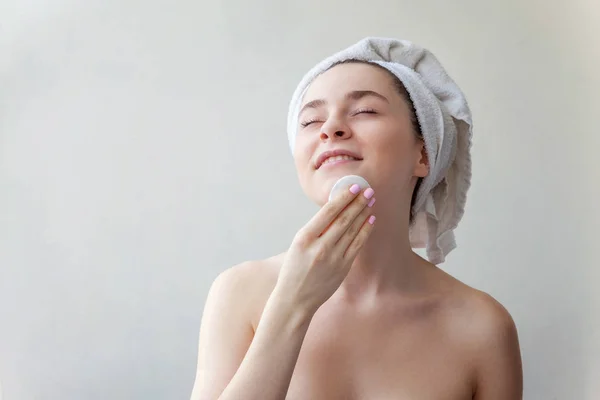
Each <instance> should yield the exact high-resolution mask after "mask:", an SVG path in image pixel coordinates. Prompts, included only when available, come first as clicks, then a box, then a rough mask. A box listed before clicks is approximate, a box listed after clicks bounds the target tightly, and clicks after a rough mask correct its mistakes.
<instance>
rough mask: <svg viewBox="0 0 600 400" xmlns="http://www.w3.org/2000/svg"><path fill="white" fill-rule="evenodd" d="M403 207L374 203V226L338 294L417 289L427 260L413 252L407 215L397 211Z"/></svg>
mask: <svg viewBox="0 0 600 400" xmlns="http://www.w3.org/2000/svg"><path fill="white" fill-rule="evenodd" d="M378 201H379V200H378ZM382 203H383V202H382ZM378 205H379V207H378ZM403 209H404V208H403V207H398V206H397V205H396V206H395V207H386V205H385V204H381V203H379V204H378V203H375V205H374V206H373V211H374V214H375V215H376V216H377V219H376V222H375V226H374V229H373V231H372V232H371V235H370V236H369V239H368V240H367V243H366V244H365V245H364V246H363V248H362V249H361V250H360V252H359V254H358V255H357V257H356V259H355V260H354V263H353V265H352V269H351V270H350V272H349V273H348V275H347V276H346V279H345V280H344V282H343V283H342V286H341V287H340V294H341V295H343V296H344V297H348V298H362V297H373V296H376V295H379V294H382V293H384V292H385V293H388V292H390V291H392V292H410V291H414V290H417V289H418V287H419V286H420V279H419V278H421V277H422V272H423V270H424V269H426V265H427V264H429V263H428V262H427V261H425V260H423V259H422V258H421V257H420V256H419V255H417V254H415V253H414V252H413V250H412V248H411V246H410V241H409V234H408V226H409V218H408V215H401V214H400V212H399V211H403Z"/></svg>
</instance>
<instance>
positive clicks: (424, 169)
mask: <svg viewBox="0 0 600 400" xmlns="http://www.w3.org/2000/svg"><path fill="white" fill-rule="evenodd" d="M419 142H420V143H419V144H418V145H417V146H418V151H419V155H418V157H417V163H416V164H415V170H414V175H415V176H416V177H419V178H425V177H426V176H427V175H429V157H428V156H427V149H426V148H425V142H424V141H422V140H420V141H419Z"/></svg>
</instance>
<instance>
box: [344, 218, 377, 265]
mask: <svg viewBox="0 0 600 400" xmlns="http://www.w3.org/2000/svg"><path fill="white" fill-rule="evenodd" d="M374 224H375V216H374V215H370V216H369V217H368V218H367V219H366V220H365V221H364V222H363V224H362V226H361V227H360V230H359V231H358V234H357V235H356V237H355V238H354V240H352V242H350V245H349V246H348V248H347V249H346V252H345V253H344V259H346V260H348V261H350V260H354V259H355V258H356V255H357V254H358V252H359V251H360V249H362V247H363V246H364V244H365V243H366V242H367V239H368V238H369V235H370V234H371V232H372V231H373V226H374Z"/></svg>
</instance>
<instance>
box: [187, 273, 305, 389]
mask: <svg viewBox="0 0 600 400" xmlns="http://www.w3.org/2000/svg"><path fill="white" fill-rule="evenodd" d="M248 267H250V268H248ZM255 271H256V269H254V268H251V266H245V267H242V268H233V269H230V270H227V271H225V272H224V273H222V274H221V275H220V276H219V277H218V278H217V279H216V280H215V282H214V283H213V285H212V286H211V289H210V292H209V295H208V298H207V301H206V306H205V310H204V316H203V318H202V326H201V328H200V340H199V352H198V370H197V376H196V382H195V385H194V389H193V392H192V396H191V400H214V399H220V400H229V399H249V400H251V399H261V400H270V399H273V400H275V399H277V400H279V399H284V398H285V396H286V393H287V390H288V387H289V383H290V380H291V377H292V373H293V371H294V367H295V365H296V361H297V359H298V354H299V352H300V347H301V346H302V342H303V340H304V336H305V334H306V331H307V329H308V326H309V324H310V319H311V315H310V314H309V313H306V312H304V313H303V312H301V311H299V310H298V307H295V309H294V307H292V305H291V304H288V303H286V300H285V296H282V295H281V294H280V293H279V292H278V290H277V289H275V290H274V291H273V293H272V294H271V296H270V297H269V300H268V301H267V304H266V305H265V308H264V311H263V313H262V317H261V319H260V322H259V324H258V327H257V329H256V333H254V332H253V329H252V326H251V323H250V315H252V310H251V307H252V306H253V305H254V307H256V302H255V301H253V299H251V297H252V296H251V295H250V294H249V293H248V288H249V285H250V286H251V285H252V283H251V281H252V277H251V276H249V275H250V274H252V273H254V272H255ZM254 278H255V279H256V276H254ZM249 297H250V298H249ZM252 303H254V304H252Z"/></svg>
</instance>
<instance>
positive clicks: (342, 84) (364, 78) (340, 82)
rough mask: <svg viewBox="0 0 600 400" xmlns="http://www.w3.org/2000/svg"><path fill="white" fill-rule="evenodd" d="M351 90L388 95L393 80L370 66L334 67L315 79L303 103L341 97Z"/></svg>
mask: <svg viewBox="0 0 600 400" xmlns="http://www.w3.org/2000/svg"><path fill="white" fill-rule="evenodd" d="M352 90H373V91H376V92H378V93H381V94H383V95H389V94H391V93H392V92H393V79H392V77H391V76H390V73H388V72H387V71H385V70H384V69H383V68H381V67H379V66H374V65H371V64H366V63H347V64H340V65H336V66H335V67H333V68H330V69H329V70H327V71H325V72H324V73H322V74H321V75H319V76H318V77H317V78H315V80H314V81H313V82H312V83H311V84H310V86H309V87H308V89H307V91H306V94H305V96H304V102H307V101H310V100H313V99H316V98H326V97H329V96H337V95H343V94H344V93H346V92H348V91H352Z"/></svg>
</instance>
